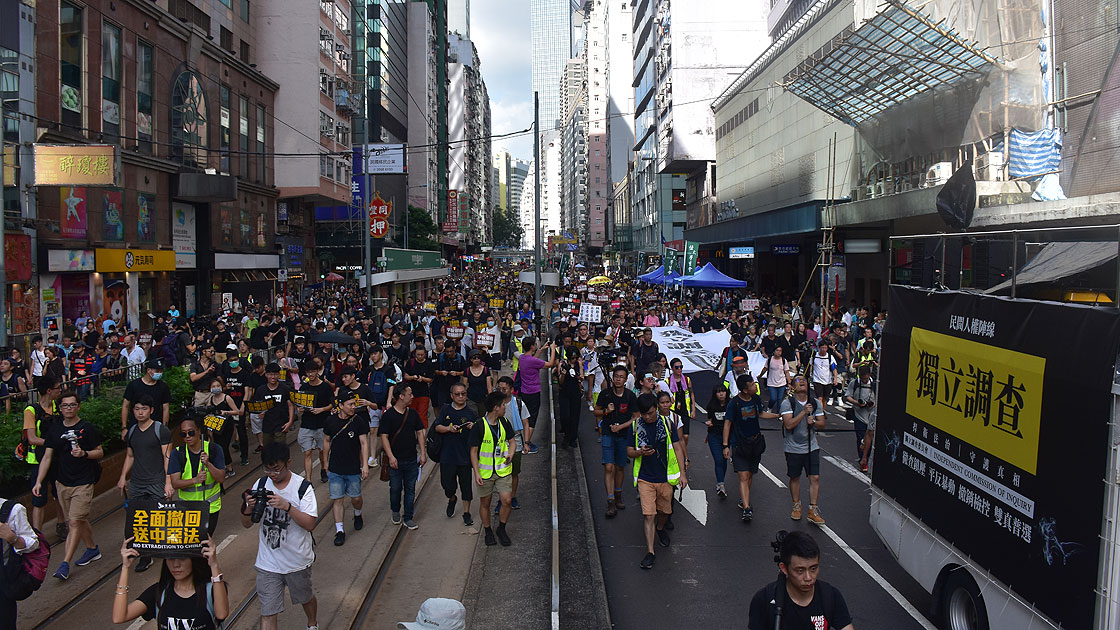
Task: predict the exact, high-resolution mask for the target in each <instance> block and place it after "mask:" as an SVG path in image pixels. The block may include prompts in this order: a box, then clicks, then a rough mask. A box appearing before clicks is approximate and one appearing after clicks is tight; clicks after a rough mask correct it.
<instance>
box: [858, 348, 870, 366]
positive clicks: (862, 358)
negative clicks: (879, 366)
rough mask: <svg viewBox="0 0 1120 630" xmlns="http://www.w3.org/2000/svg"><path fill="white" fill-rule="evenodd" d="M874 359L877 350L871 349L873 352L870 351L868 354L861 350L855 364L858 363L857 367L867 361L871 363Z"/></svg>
mask: <svg viewBox="0 0 1120 630" xmlns="http://www.w3.org/2000/svg"><path fill="white" fill-rule="evenodd" d="M874 360H875V352H874V351H871V352H868V353H867V354H864V353H863V351H862V350H860V351H859V353H857V354H856V361H855V364H856V366H857V367H858V366H860V365H863V364H865V363H866V364H868V365H870V364H871V363H872V362H873V361H874Z"/></svg>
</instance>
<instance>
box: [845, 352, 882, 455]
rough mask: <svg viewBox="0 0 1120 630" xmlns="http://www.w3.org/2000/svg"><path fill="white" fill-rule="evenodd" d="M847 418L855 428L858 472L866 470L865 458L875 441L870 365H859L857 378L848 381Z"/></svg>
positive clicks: (873, 387) (873, 395)
mask: <svg viewBox="0 0 1120 630" xmlns="http://www.w3.org/2000/svg"><path fill="white" fill-rule="evenodd" d="M847 398H848V403H849V404H851V405H852V406H851V407H850V408H849V409H848V412H849V413H850V414H851V418H849V419H850V420H851V421H852V423H853V424H855V429H856V449H857V450H858V454H859V469H860V472H867V458H868V457H870V456H871V444H872V443H873V442H874V441H875V385H874V384H873V383H872V382H871V366H870V365H867V364H864V365H861V366H859V378H856V379H852V382H850V383H848V391H847Z"/></svg>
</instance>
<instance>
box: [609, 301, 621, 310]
mask: <svg viewBox="0 0 1120 630" xmlns="http://www.w3.org/2000/svg"><path fill="white" fill-rule="evenodd" d="M620 306H622V301H621V300H611V308H613V309H615V310H618V308H619V307H620Z"/></svg>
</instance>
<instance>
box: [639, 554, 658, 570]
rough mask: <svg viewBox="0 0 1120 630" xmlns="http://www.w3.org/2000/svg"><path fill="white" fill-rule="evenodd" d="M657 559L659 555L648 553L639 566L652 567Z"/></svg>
mask: <svg viewBox="0 0 1120 630" xmlns="http://www.w3.org/2000/svg"><path fill="white" fill-rule="evenodd" d="M656 559H657V556H655V555H653V554H652V553H647V554H646V557H644V558H642V563H641V564H639V565H638V566H640V567H642V568H643V569H652V568H653V561H654V560H656Z"/></svg>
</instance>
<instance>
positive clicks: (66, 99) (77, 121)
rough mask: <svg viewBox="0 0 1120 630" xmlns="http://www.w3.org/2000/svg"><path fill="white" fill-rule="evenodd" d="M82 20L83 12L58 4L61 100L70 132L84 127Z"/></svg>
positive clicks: (65, 121) (63, 119)
mask: <svg viewBox="0 0 1120 630" xmlns="http://www.w3.org/2000/svg"><path fill="white" fill-rule="evenodd" d="M82 17H83V15H82V9H80V8H78V7H76V6H74V5H72V4H69V3H67V2H62V3H61V4H59V15H58V40H59V55H58V65H59V68H58V70H59V82H60V84H61V85H60V88H59V97H60V98H59V101H60V103H61V105H62V117H61V122H62V124H63V125H69V126H70V130H71V131H74V130H80V129H81V128H82V126H83V125H82V107H83V105H84V102H85V95H84V94H82V87H83V86H82V63H83V58H82V51H83V44H84V42H83V41H82V38H83V37H84V35H85V32H84V28H83V26H82Z"/></svg>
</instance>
